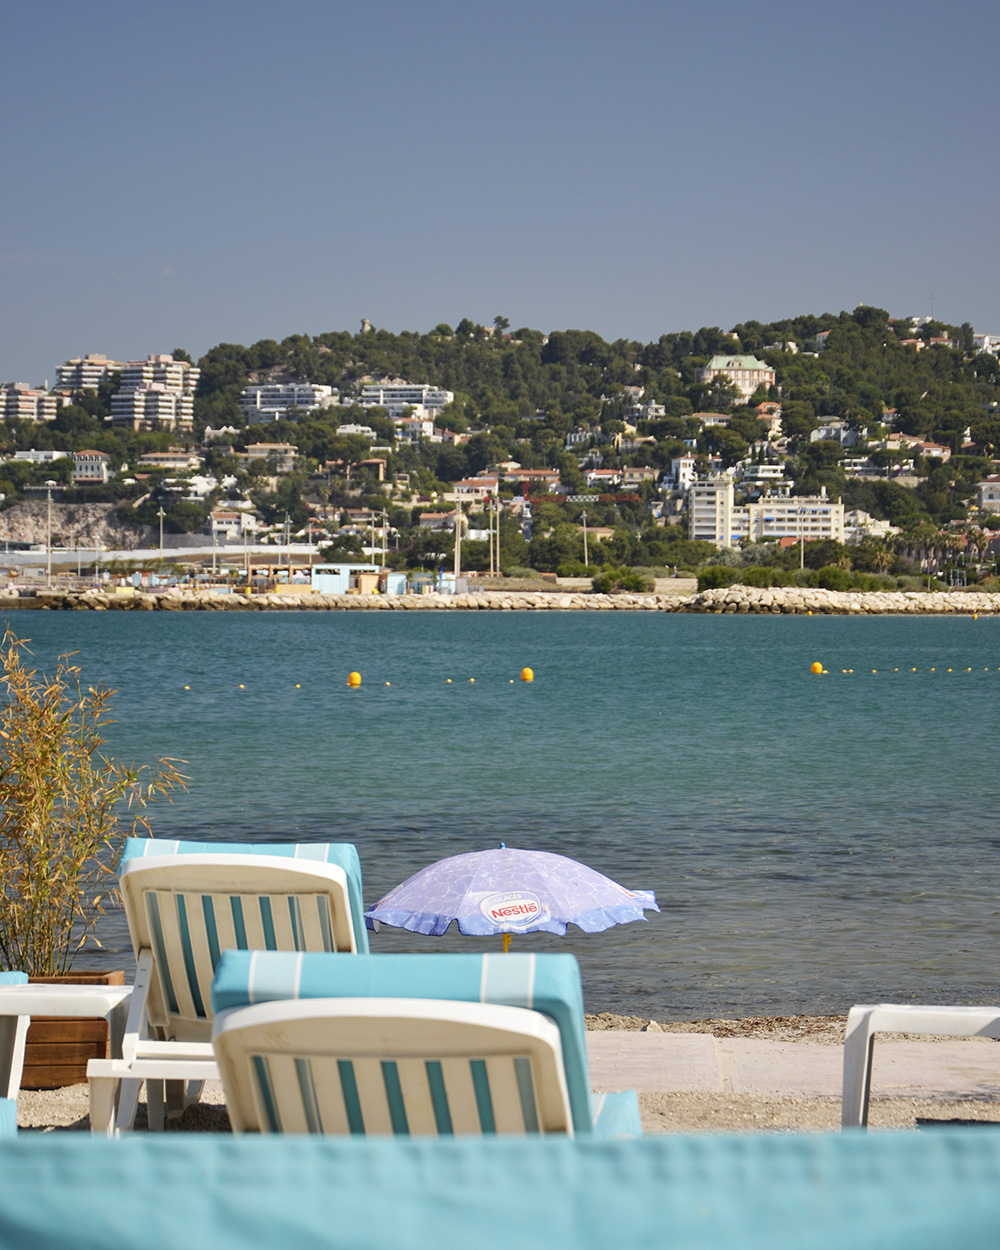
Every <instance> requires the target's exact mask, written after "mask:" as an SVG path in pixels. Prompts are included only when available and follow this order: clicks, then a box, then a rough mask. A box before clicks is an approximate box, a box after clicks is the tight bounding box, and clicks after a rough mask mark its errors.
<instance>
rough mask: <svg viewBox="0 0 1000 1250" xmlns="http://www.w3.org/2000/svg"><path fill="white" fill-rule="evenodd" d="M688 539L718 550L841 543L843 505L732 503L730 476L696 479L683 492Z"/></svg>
mask: <svg viewBox="0 0 1000 1250" xmlns="http://www.w3.org/2000/svg"><path fill="white" fill-rule="evenodd" d="M688 515H689V534H690V536H691V537H692V538H697V539H701V540H703V541H705V542H711V543H715V544H716V545H717V546H719V547H735V546H738V545H739V543H740V541H741V540H742V539H747V540H748V541H750V542H766V541H767V540H769V539H775V538H804V539H806V540H807V541H810V540H812V539H817V538H832V539H833V540H834V541H835V542H840V543H842V542H843V541H844V505H843V504H842V503H841V502H840V501H839V500H838V501H837V502H836V503H834V502H833V501H832V500H831V499H828V498H827V495H826V489H825V487H824V488H823V490H822V491H821V493H820V494H819V495H765V496H764V497H763V498H762V499H760V500H758V502H757V503H751V504H745V505H742V504H736V503H735V501H734V493H733V478H732V474H731V473H728V472H727V473H715V474H712V475H711V476H710V477H707V478H699V479H698V480H697V481H696V482H694V483H693V484H692V486H691V489H690V490H689V491H688Z"/></svg>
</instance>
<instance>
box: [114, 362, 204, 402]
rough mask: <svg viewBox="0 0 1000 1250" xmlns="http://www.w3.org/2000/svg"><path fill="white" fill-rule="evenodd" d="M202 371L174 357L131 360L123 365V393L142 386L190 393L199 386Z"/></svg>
mask: <svg viewBox="0 0 1000 1250" xmlns="http://www.w3.org/2000/svg"><path fill="white" fill-rule="evenodd" d="M200 377H201V370H200V369H199V368H198V366H197V365H192V364H190V363H189V362H188V361H186V360H174V358H173V356H147V357H146V359H145V360H130V361H128V362H127V363H126V364H124V365H122V385H121V389H122V390H123V391H135V390H138V389H139V387H140V386H164V387H166V389H167V390H169V391H190V392H191V393H192V394H194V388H195V387H196V386H197V385H198V379H199V378H200Z"/></svg>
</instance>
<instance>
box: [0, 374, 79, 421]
mask: <svg viewBox="0 0 1000 1250" xmlns="http://www.w3.org/2000/svg"><path fill="white" fill-rule="evenodd" d="M64 403H65V400H64V399H63V398H62V397H61V396H59V395H53V394H52V393H51V391H43V390H40V389H39V388H37V387H33V386H29V385H28V384H27V382H4V383H3V384H2V385H0V417H3V419H4V420H5V421H54V420H55V419H56V417H57V416H58V415H59V409H60V408H61V407H62V405H63V404H64Z"/></svg>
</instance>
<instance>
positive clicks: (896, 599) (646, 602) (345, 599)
mask: <svg viewBox="0 0 1000 1250" xmlns="http://www.w3.org/2000/svg"><path fill="white" fill-rule="evenodd" d="M23 609H35V610H38V609H41V610H48V611H94V612H108V611H119V612H152V611H172V612H192V611H202V612H206V611H208V612H267V611H289V610H293V611H313V612H328V611H353V612H359V611H360V612H366V611H380V612H426V611H451V612H454V611H570V612H572V611H591V612H594V611H619V612H621V611H624V612H637V611H638V612H706V613H771V614H781V613H789V614H797V613H802V614H805V613H810V612H811V613H813V614H826V615H837V616H849V615H867V616H890V615H935V616H940V615H955V614H961V615H973V614H978V613H983V614H984V615H987V614H994V613H1000V594H985V593H977V592H974V591H972V592H968V591H966V592H954V593H948V592H938V593H924V592H913V591H907V592H901V591H870V592H860V591H838V590H820V589H813V588H804V587H782V588H772V589H761V588H758V587H754V586H728V587H726V588H724V589H718V590H706V591H703V592H702V593H701V594H694V595H685V596H678V595H665V594H613V595H595V594H577V593H559V592H558V591H555V592H544V591H539V592H524V591H486V592H480V593H478V594H467V595H438V594H430V595H318V594H312V593H304V594H301V595H295V594H263V595H239V594H226V595H223V594H218V593H215V592H212V591H202V590H178V589H170V590H164V591H162V592H153V593H147V592H142V591H137V592H136V593H135V594H112V593H106V592H104V591H98V590H87V591H83V592H80V593H76V592H65V591H46V590H40V591H38V592H36V594H35V595H33V596H21V597H18V596H16V595H10V594H8V595H4V594H3V593H2V592H0V612H4V613H6V612H10V611H17V610H23Z"/></svg>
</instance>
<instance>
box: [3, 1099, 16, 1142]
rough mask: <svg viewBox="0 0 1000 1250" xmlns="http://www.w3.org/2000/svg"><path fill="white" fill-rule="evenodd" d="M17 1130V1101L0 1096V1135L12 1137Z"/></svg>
mask: <svg viewBox="0 0 1000 1250" xmlns="http://www.w3.org/2000/svg"><path fill="white" fill-rule="evenodd" d="M16 1132H17V1103H16V1102H15V1101H14V1099H13V1098H0V1137H13V1136H14V1134H15V1133H16Z"/></svg>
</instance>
